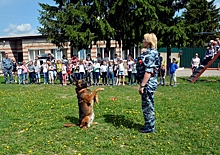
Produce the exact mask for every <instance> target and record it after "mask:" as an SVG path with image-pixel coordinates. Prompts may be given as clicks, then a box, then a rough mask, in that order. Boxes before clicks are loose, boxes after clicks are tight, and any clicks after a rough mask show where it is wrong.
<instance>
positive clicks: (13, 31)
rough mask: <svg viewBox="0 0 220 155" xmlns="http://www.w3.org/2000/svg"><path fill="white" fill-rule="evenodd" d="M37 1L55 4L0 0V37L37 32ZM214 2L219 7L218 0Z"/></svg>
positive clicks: (219, 1) (44, 0)
mask: <svg viewBox="0 0 220 155" xmlns="http://www.w3.org/2000/svg"><path fill="white" fill-rule="evenodd" d="M39 2H40V3H46V4H49V5H55V2H54V1H53V0H0V37H2V36H21V35H33V34H39V33H38V31H37V27H39V26H41V25H40V23H39V21H38V19H37V18H38V17H39V12H38V10H41V8H40V6H39V5H38V3H39ZM215 4H216V5H217V7H220V0H216V1H215Z"/></svg>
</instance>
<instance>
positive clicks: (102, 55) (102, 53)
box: [97, 47, 105, 58]
mask: <svg viewBox="0 0 220 155" xmlns="http://www.w3.org/2000/svg"><path fill="white" fill-rule="evenodd" d="M104 50H105V48H102V47H97V54H98V53H100V55H101V58H103V57H104Z"/></svg>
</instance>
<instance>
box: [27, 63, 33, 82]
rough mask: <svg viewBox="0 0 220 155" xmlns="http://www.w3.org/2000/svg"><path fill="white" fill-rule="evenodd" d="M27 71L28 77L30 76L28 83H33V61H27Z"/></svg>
mask: <svg viewBox="0 0 220 155" xmlns="http://www.w3.org/2000/svg"><path fill="white" fill-rule="evenodd" d="M28 72H29V77H30V84H33V83H34V77H35V70H34V64H33V61H30V62H29V65H28Z"/></svg>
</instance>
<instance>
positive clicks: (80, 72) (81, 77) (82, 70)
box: [78, 60, 85, 79]
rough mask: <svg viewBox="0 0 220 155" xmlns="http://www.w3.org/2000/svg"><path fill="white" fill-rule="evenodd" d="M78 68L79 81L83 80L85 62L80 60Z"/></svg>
mask: <svg viewBox="0 0 220 155" xmlns="http://www.w3.org/2000/svg"><path fill="white" fill-rule="evenodd" d="M78 66H79V77H80V79H84V74H85V62H84V61H83V60H80V61H79V65H78Z"/></svg>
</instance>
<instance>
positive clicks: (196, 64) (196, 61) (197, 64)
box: [192, 57, 200, 67]
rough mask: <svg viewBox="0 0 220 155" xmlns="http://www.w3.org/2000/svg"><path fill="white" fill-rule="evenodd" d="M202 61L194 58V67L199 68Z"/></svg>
mask: <svg viewBox="0 0 220 155" xmlns="http://www.w3.org/2000/svg"><path fill="white" fill-rule="evenodd" d="M199 63H200V59H199V58H198V57H197V58H192V67H199Z"/></svg>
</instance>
